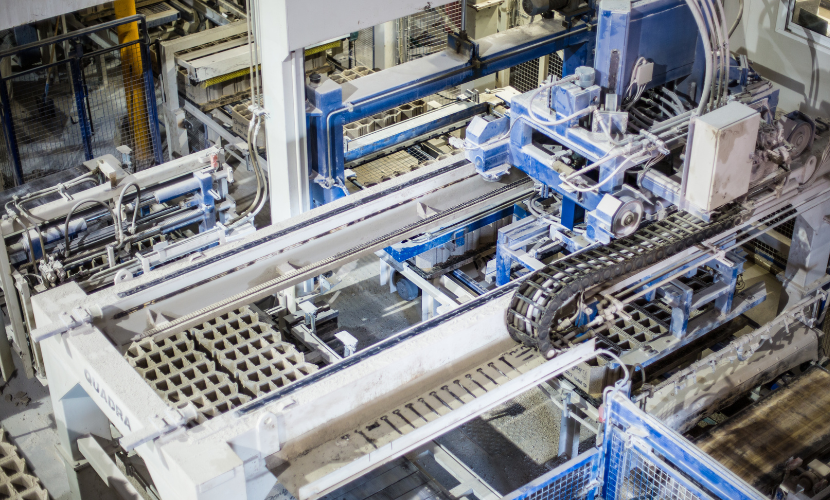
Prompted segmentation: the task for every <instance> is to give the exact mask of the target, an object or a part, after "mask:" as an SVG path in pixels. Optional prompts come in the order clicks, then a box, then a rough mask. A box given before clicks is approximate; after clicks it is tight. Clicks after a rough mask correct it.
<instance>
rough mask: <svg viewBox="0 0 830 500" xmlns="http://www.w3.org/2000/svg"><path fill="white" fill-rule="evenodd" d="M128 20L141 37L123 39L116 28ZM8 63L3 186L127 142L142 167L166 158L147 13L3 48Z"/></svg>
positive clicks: (1, 92)
mask: <svg viewBox="0 0 830 500" xmlns="http://www.w3.org/2000/svg"><path fill="white" fill-rule="evenodd" d="M129 23H138V25H139V34H140V35H139V39H138V40H136V41H132V42H126V43H118V37H117V35H116V34H115V30H116V28H117V27H119V26H122V25H126V24H129ZM33 53H34V54H35V55H36V56H37V55H38V54H40V57H35V60H34V62H33V61H32V57H25V58H24V57H20V56H21V55H22V54H27V55H31V54H33ZM10 63H11V64H10ZM18 63H19V64H18ZM4 64H5V67H11V68H12V71H11V72H8V73H4V74H3V75H1V76H0V135H2V138H0V139H2V140H1V141H0V174H2V175H0V177H2V179H0V180H2V185H0V188H7V187H11V186H14V185H21V184H25V183H26V182H28V181H30V180H32V179H36V178H39V177H43V176H46V175H49V174H51V173H54V172H57V171H61V170H65V169H67V168H71V167H76V166H78V165H80V164H81V163H82V162H84V161H86V160H91V159H92V158H94V157H96V156H100V155H103V154H107V153H110V154H116V148H117V147H118V146H121V145H125V146H128V147H130V149H131V150H132V152H133V168H135V169H137V170H140V169H143V168H147V167H150V166H153V165H155V164H158V163H161V162H162V161H163V158H162V145H161V139H160V136H159V128H158V115H157V113H158V111H157V105H156V97H155V85H154V81H153V72H152V70H151V63H150V52H149V37H148V35H147V22H146V20H145V18H144V16H143V15H136V16H131V17H127V18H123V19H118V20H116V21H111V22H107V23H103V24H98V25H95V26H92V27H89V28H85V29H82V30H78V31H72V32H69V33H66V34H62V35H59V36H56V37H52V38H48V39H44V40H40V41H37V42H34V43H29V44H25V45H22V46H18V47H15V48H13V49H11V50H8V51H5V52H0V67H4ZM119 157H120V156H119Z"/></svg>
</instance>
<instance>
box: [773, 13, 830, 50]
mask: <svg viewBox="0 0 830 500" xmlns="http://www.w3.org/2000/svg"><path fill="white" fill-rule="evenodd" d="M795 2H796V0H779V3H778V16H777V19H776V22H775V31H776V32H777V33H780V34H782V35H784V36H786V37H788V38H792V39H793V40H798V41H799V42H801V43H803V44H805V45H809V46H812V47H815V48H816V49H817V50H820V51H822V52H825V53H828V54H830V37H827V36H823V35H819V34H818V33H816V32H814V31H811V30H808V29H805V28H804V27H802V26H800V25H799V24H797V23H794V22H790V17H791V15H792V11H793V8H794V7H795Z"/></svg>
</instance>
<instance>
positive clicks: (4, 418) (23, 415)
mask: <svg viewBox="0 0 830 500" xmlns="http://www.w3.org/2000/svg"><path fill="white" fill-rule="evenodd" d="M336 276H337V279H338V280H339V282H338V284H337V285H336V286H335V287H334V288H332V290H330V291H329V292H328V293H326V294H325V295H324V296H323V297H324V299H325V300H327V301H328V302H329V303H330V305H331V307H332V308H334V309H337V310H339V311H340V314H339V326H340V329H341V330H346V331H348V332H350V333H351V334H352V335H354V336H355V337H357V339H358V342H359V343H358V349H364V348H366V347H368V346H369V345H371V344H373V343H375V342H377V341H379V340H382V339H384V338H386V337H389V336H391V335H393V334H395V333H397V332H399V331H401V330H403V329H405V328H407V327H409V326H411V325H413V324H416V323H418V322H420V319H421V301H420V299H416V300H414V301H411V302H406V301H403V300H401V298H400V297H399V296H398V295H397V294H396V293H389V288H388V285H385V286H381V285H380V282H379V278H378V276H379V263H378V258H377V257H375V256H368V257H364V258H362V259H360V260H358V261H356V262H354V263H352V264H351V265H349V266H346V267H345V268H344V269H341V270H339V271H338V272H337V273H336ZM759 280H763V281H764V282H765V283H766V285H767V291H768V298H767V300H766V301H765V302H764V303H762V304H761V305H760V306H758V307H756V308H755V309H753V310H752V311H750V312H749V313H748V314H747V315H748V316H749V317H750V318H751V319H752V320H754V321H756V322H758V323H761V324H763V323H764V322H766V321H769V320H770V319H772V318H773V317H774V316H775V314H776V313H777V309H778V300H779V296H780V290H781V284H780V282H779V281H778V279H777V278H776V277H775V276H773V275H770V274H769V273H768V272H767V271H766V270H765V269H764V268H762V267H760V266H757V265H755V264H752V263H747V264H746V267H745V271H744V281H745V282H746V286H750V285H752V284H753V283H755V282H757V281H759ZM745 330H746V331H749V329H748V328H747V329H745ZM746 331H742V332H741V333H746ZM15 361H16V362H18V363H19V360H17V359H15ZM20 373H22V370H21V369H18V371H17V374H18V375H16V376H15V377H13V378H12V379H11V380H10V381H9V383H8V384H7V385H6V386H5V387H4V388H3V392H2V394H3V396H5V395H6V394H12V395H15V394H17V393H18V392H25V393H26V397H29V398H31V401H30V402H29V404H28V405H27V406H25V407H24V406H15V405H14V404H13V403H11V402H9V401H6V400H5V399H0V425H2V427H3V428H4V429H6V431H7V432H8V435H9V439H10V440H11V442H13V443H14V444H16V445H17V446H18V448H19V449H20V453H21V456H23V457H24V458H25V459H26V461H27V463H28V465H29V468H30V471H32V472H33V473H34V474H35V475H37V476H38V477H39V478H40V480H41V482H42V483H43V485H44V486H45V487H46V488H47V490H49V493H50V494H51V496H52V498H53V499H54V500H67V499H69V484H68V481H67V477H66V472H65V470H64V466H63V462H62V460H61V459H60V457H59V456H58V453H57V451H56V449H55V446H56V445H57V429H56V426H55V422H54V419H53V417H52V405H51V401H50V399H49V394H48V389H47V388H46V387H44V386H43V385H42V384H41V383H40V382H39V381H38V380H36V379H31V380H30V379H26V378H25V377H23V376H21V375H19V374H20ZM539 396H540V395H539V394H536V393H535V392H533V393H529V394H528V396H527V397H528V398H531V399H533V398H537V399H538V398H539ZM537 399H533V401H530V400H528V401H526V402H525V401H523V403H525V404H523V405H522V406H523V411H522V412H520V413H519V414H516V415H507V416H506V417H505V416H504V415H502V416H500V417H499V418H496V419H495V420H493V421H488V422H484V421H482V422H481V425H485V426H487V427H488V429H487V430H489V431H491V432H488V435H489V434H492V435H493V436H496V437H499V438H500V439H502V440H504V439H505V438H506V439H507V440H513V439H514V437H515V436H512V435H508V434H510V433H509V432H507V431H505V430H504V429H502V428H501V427H502V425H500V424H501V423H502V422H497V421H499V420H504V421H505V422H506V421H507V420H511V421H512V420H516V419H518V420H523V419H526V418H527V417H531V416H532V415H533V414H534V413H536V412H541V413H542V414H544V415H546V418H544V419H543V420H544V421H545V422H547V423H544V422H543V424H544V425H542V424H538V425H542V427H543V428H545V429H547V430H548V433H552V434H556V432H557V431H556V429H557V426H558V422H556V418H555V414H556V413H557V411H556V410H555V409H554V408H553V407H552V405H550V404H549V403H547V402H545V401H543V400H542V399H543V398H541V399H538V400H537ZM551 418H552V420H551ZM518 420H517V421H518ZM523 425H525V424H523ZM527 425H529V424H527ZM535 425H536V424H534V426H535ZM475 430H476V429H473V428H470V429H466V431H468V432H464V433H463V435H459V436H458V439H457V440H455V442H448V443H447V444H449V445H451V446H452V448H454V449H455V450H456V451H457V452H458V453H459V454H460V455H464V454H467V455H470V456H475V455H476V453H478V454H480V455H481V457H482V459H483V458H486V456H487V453H489V452H486V453H482V448H481V441H482V440H479V439H477V438H476V437H475V435H476V434H477V433H476V432H473V431H475ZM465 441H470V442H469V443H465ZM511 442H513V441H511ZM538 445H539V444H538V443H535V444H534V443H529V442H524V441H522V439H521V437H519V438H518V440H515V442H513V444H512V445H511V449H513V448H515V449H516V450H522V453H521V454H522V455H525V456H526V457H527V460H528V463H529V464H531V463H532V464H533V465H534V468H539V470H542V469H543V468H545V466H544V464H543V462H544V461H545V460H547V459H548V458H549V457H550V456H551V451H552V449H551V448H550V446H546V447H544V449H537V448H538ZM465 448H467V449H466V450H465ZM465 451H467V452H470V453H464V452H465ZM86 471H87V472H86V474H90V473H91V474H94V472H92V471H91V469H90V468H87V469H86ZM494 479H495V478H494ZM508 479H509V478H506V477H501V478H500V480H498V481H494V482H498V483H499V485H500V486H501V487H502V488H505V489H507V490H509V488H510V487H512V486H513V481H511V480H508ZM88 484H89V485H90V487H91V488H92V489H94V490H98V493H94V492H93V493H92V494H91V495H90V496H89V497H88V498H90V499H99V498H109V497H108V496H107V492H105V491H103V490H105V489H107V488H106V487H105V486H104V485H103V482H101V481H100V480H99V479H97V478H96V477H94V476H93V477H92V478H91V479H90V480H89V481H88ZM269 498H273V499H281V498H284V497H283V496H282V495H281V493H280V490H279V488H278V489H276V490H275V491H273V492H272V493H271V495H270V496H269Z"/></svg>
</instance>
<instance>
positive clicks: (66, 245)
mask: <svg viewBox="0 0 830 500" xmlns="http://www.w3.org/2000/svg"><path fill="white" fill-rule="evenodd" d="M122 193H123V191H122ZM87 203H97V204H98V205H101V206H102V207H104V208H106V209H107V210H108V211H109V212H110V213H111V214H112V220H113V223H115V224H119V222H118V221H119V219H118V217H116V216H115V212H113V211H112V209H111V208H110V207H109V206H107V204H106V203H104V202H103V201H100V200H81V201H79V202H78V203H76V204H75V205H73V206H72V209H71V210H69V213H68V214H66V222H65V223H64V225H63V243H64V249H63V256H64V258H69V220H70V219H71V218H72V214H74V213H75V210H77V209H78V207H80V206H81V205H85V204H87Z"/></svg>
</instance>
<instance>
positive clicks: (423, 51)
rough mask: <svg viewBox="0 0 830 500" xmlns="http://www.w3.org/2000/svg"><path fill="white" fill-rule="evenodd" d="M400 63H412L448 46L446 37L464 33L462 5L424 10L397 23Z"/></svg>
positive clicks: (456, 4) (451, 4)
mask: <svg viewBox="0 0 830 500" xmlns="http://www.w3.org/2000/svg"><path fill="white" fill-rule="evenodd" d="M396 28H397V33H398V60H399V61H398V62H400V63H404V62H407V61H412V60H415V59H418V58H421V57H424V56H427V55H430V54H434V53H436V52H438V51H441V50H444V48H446V46H447V35H449V34H450V33H458V32H459V31H461V2H460V1H459V2H453V3H449V4H447V5H442V6H440V7H435V8H432V9H427V10H424V11H423V12H419V13H417V14H414V15H411V16H407V17H402V18H400V19H398V20H397V21H396Z"/></svg>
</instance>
